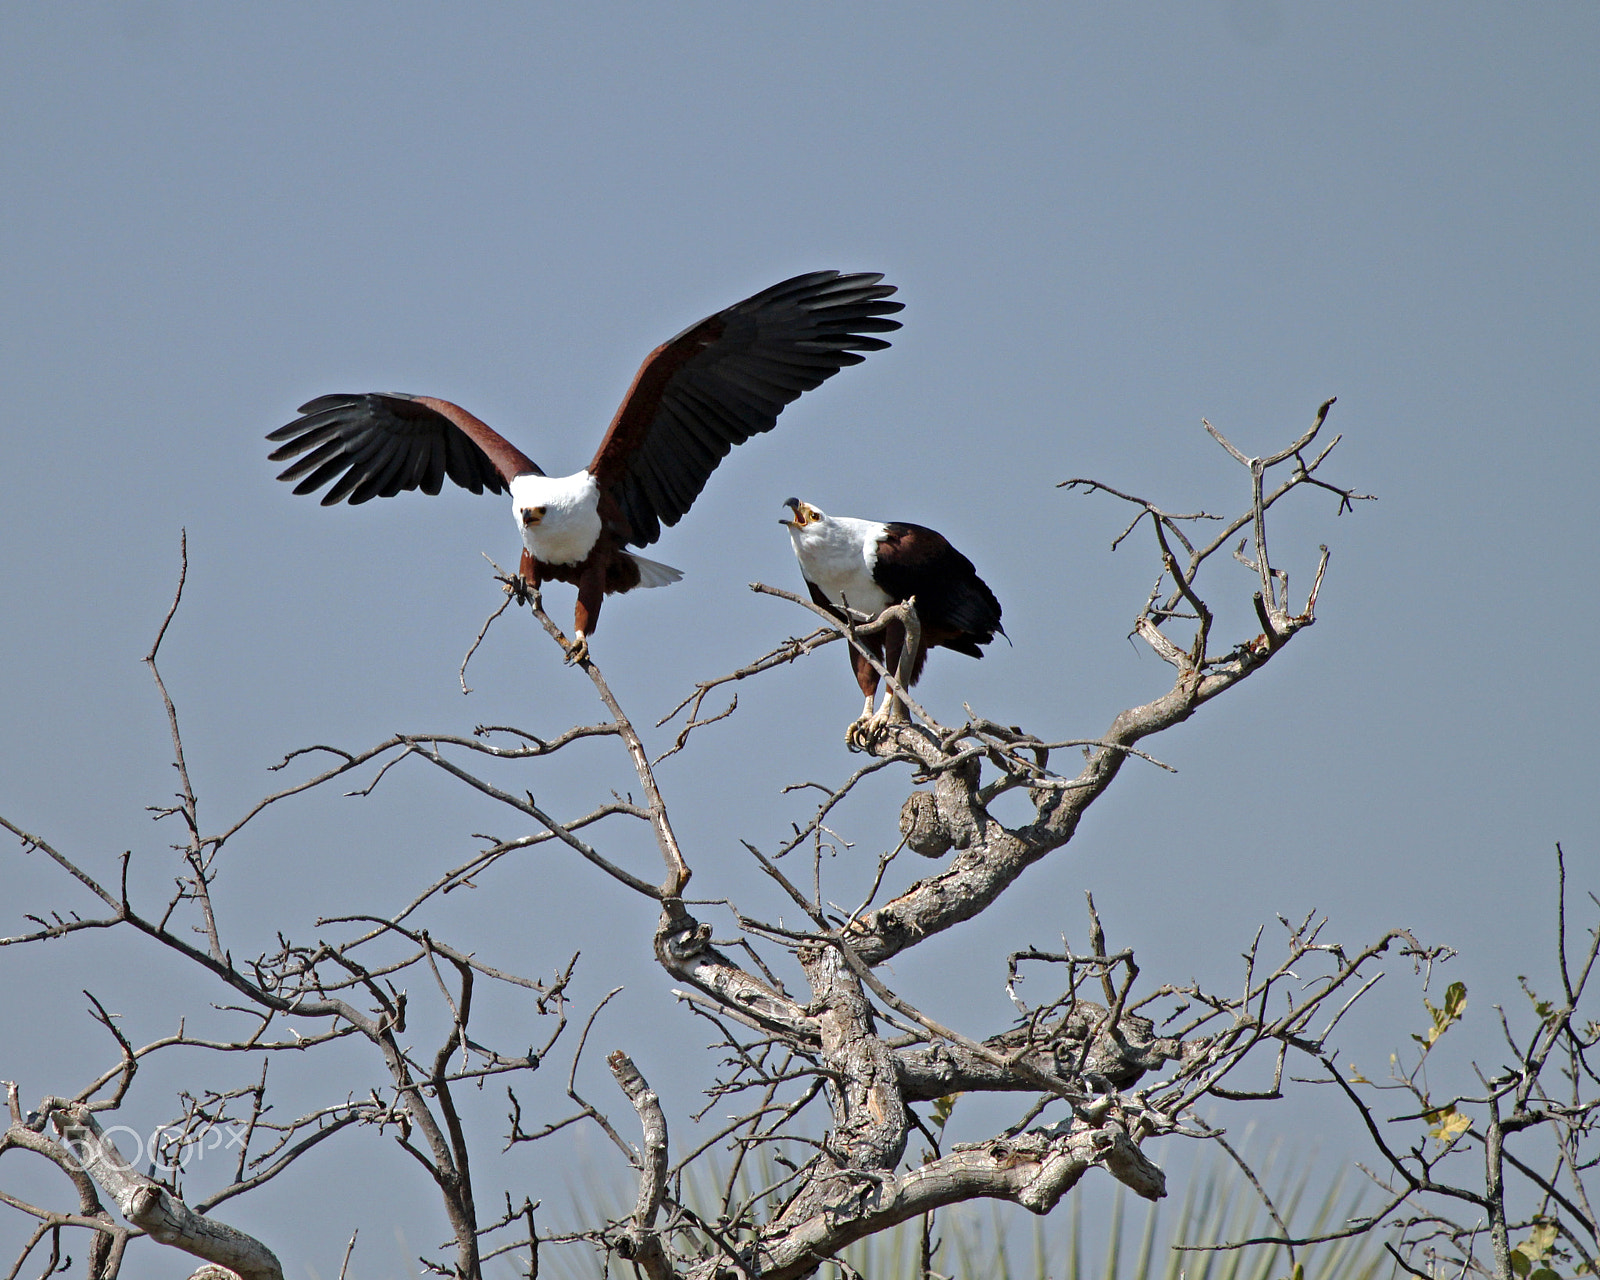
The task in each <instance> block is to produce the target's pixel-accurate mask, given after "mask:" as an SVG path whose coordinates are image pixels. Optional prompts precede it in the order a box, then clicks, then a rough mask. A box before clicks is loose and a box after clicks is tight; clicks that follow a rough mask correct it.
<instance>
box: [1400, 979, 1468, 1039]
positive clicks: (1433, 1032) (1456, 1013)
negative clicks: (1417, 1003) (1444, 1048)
mask: <svg viewBox="0 0 1600 1280" xmlns="http://www.w3.org/2000/svg"><path fill="white" fill-rule="evenodd" d="M1422 1004H1423V1007H1424V1008H1426V1009H1427V1011H1428V1012H1429V1013H1430V1014H1431V1015H1432V1016H1433V1025H1432V1026H1431V1027H1429V1028H1428V1034H1427V1038H1426V1039H1424V1038H1423V1037H1422V1036H1412V1037H1411V1038H1412V1039H1413V1040H1415V1041H1416V1042H1417V1043H1418V1044H1420V1045H1422V1046H1423V1047H1424V1048H1431V1047H1432V1046H1433V1044H1434V1043H1435V1042H1436V1041H1437V1040H1438V1039H1439V1037H1440V1036H1442V1035H1443V1034H1444V1033H1445V1032H1446V1031H1448V1030H1450V1028H1451V1027H1452V1026H1454V1025H1455V1024H1456V1023H1457V1022H1460V1021H1461V1015H1462V1014H1464V1013H1465V1012H1466V1011H1467V984H1466V983H1464V982H1452V983H1451V984H1450V985H1449V987H1447V988H1446V989H1445V993H1444V1004H1443V1005H1442V1006H1439V1007H1435V1006H1434V1005H1431V1004H1429V1003H1428V1002H1427V1001H1426V1000H1424V1001H1423V1002H1422Z"/></svg>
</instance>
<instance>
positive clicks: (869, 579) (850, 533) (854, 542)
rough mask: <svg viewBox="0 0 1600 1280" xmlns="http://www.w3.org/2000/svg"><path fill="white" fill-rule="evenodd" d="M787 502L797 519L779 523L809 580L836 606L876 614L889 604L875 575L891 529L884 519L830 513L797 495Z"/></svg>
mask: <svg viewBox="0 0 1600 1280" xmlns="http://www.w3.org/2000/svg"><path fill="white" fill-rule="evenodd" d="M783 505H784V506H786V507H788V508H789V510H790V511H791V512H792V513H793V516H794V518H793V519H792V520H785V519H782V518H780V519H779V521H778V523H779V524H781V525H783V526H784V527H785V528H786V529H788V530H789V541H790V542H792V543H793V544H794V554H795V559H797V560H799V561H800V572H801V573H802V574H804V575H805V578H806V581H808V582H813V583H815V584H816V585H817V586H818V587H820V588H821V589H822V591H823V592H824V594H826V595H827V597H828V598H829V599H830V600H832V601H833V602H834V603H835V604H844V603H848V604H849V605H850V607H851V608H852V609H859V610H861V611H863V612H865V613H877V612H878V611H879V610H880V609H882V608H883V607H884V606H885V605H887V604H888V603H889V602H890V601H889V596H888V595H887V594H886V593H885V592H884V590H883V589H882V588H881V587H880V586H879V585H878V584H877V582H876V581H875V580H874V578H873V570H874V569H875V568H876V567H877V563H878V543H879V541H880V540H881V539H882V538H883V536H884V534H885V532H887V530H886V527H885V526H884V525H883V524H882V523H881V522H879V521H877V520H856V519H853V518H852V517H850V516H830V515H829V514H828V513H827V512H826V511H820V510H818V509H817V508H816V507H814V506H812V505H811V504H810V503H809V502H801V501H800V499H799V498H790V499H788V500H787V501H785V502H784V504H783Z"/></svg>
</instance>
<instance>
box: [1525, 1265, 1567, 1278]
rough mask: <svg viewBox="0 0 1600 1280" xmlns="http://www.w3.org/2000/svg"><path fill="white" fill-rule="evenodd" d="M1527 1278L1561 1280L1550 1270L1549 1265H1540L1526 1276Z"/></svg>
mask: <svg viewBox="0 0 1600 1280" xmlns="http://www.w3.org/2000/svg"><path fill="white" fill-rule="evenodd" d="M1528 1280H1561V1277H1560V1276H1558V1275H1557V1274H1556V1273H1555V1272H1554V1271H1552V1270H1550V1268H1549V1267H1540V1268H1539V1269H1538V1270H1537V1271H1535V1272H1534V1273H1533V1274H1532V1275H1530V1276H1529V1277H1528Z"/></svg>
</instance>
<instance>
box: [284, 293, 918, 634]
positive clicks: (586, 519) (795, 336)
mask: <svg viewBox="0 0 1600 1280" xmlns="http://www.w3.org/2000/svg"><path fill="white" fill-rule="evenodd" d="M882 279H883V277H882V275H879V274H875V273H868V272H857V273H854V274H850V275H841V274H840V273H839V272H837V271H813V272H809V273H808V274H806V275H801V276H795V277H794V278H793V279H792V280H785V281H783V282H782V283H781V284H775V285H773V286H772V287H771V288H770V289H763V290H762V291H761V292H760V293H758V294H756V295H755V296H754V297H750V298H746V299H745V300H744V301H743V302H737V303H735V304H734V305H733V306H731V307H728V308H727V309H726V310H723V311H719V312H717V314H716V315H714V316H708V317H707V318H706V319H704V320H702V321H700V322H699V323H698V324H695V325H691V326H690V327H689V328H687V329H685V330H684V331H683V332H682V333H680V334H679V335H678V336H677V337H676V338H673V339H672V340H671V341H669V342H666V343H663V344H662V345H661V346H659V347H657V348H656V349H655V350H654V351H652V352H651V353H650V354H649V355H648V356H646V357H645V361H644V363H643V364H642V365H640V366H639V372H638V373H637V374H636V375H635V376H634V379H633V385H632V386H631V387H629V388H628V394H627V395H626V396H624V397H623V400H622V407H621V408H619V409H618V410H617V414H616V417H614V418H613V419H612V420H611V427H610V430H608V431H607V432H606V435H605V439H603V440H602V441H601V442H600V449H599V452H597V453H596V454H595V455H594V460H593V461H592V462H590V463H589V465H588V466H587V467H586V468H584V469H583V470H582V471H579V472H577V473H576V474H574V475H570V476H562V477H559V478H558V477H553V476H547V475H545V473H544V472H543V471H541V470H540V469H539V467H538V466H536V465H535V464H534V462H533V461H532V460H531V459H530V458H529V457H528V456H527V455H526V454H525V453H523V452H522V451H521V450H520V449H518V448H517V447H516V446H515V445H514V444H512V443H511V442H510V441H508V440H506V439H505V438H504V437H503V436H501V435H500V434H499V433H498V432H496V431H494V430H493V429H492V428H490V427H489V426H487V425H486V424H485V423H483V422H481V421H479V420H478V419H477V418H475V417H473V415H472V414H470V413H468V412H467V411H466V410H465V409H463V408H461V406H460V405H456V404H452V403H450V401H448V400H438V399H435V398H434V397H432V396H411V395H403V394H394V393H391V394H387V395H385V394H378V393H374V394H368V395H327V396H320V397H318V398H317V399H315V400H312V401H311V402H309V403H308V404H303V405H301V406H300V410H299V412H300V413H301V414H302V415H303V416H302V417H299V418H296V419H295V420H294V421H293V422H291V423H289V424H288V425H287V426H283V427H279V428H278V429H277V430H276V431H273V432H271V433H270V434H269V435H268V436H267V439H268V440H273V441H280V440H281V441H284V442H285V443H284V444H282V445H281V446H280V447H279V448H277V449H275V450H274V451H273V452H272V453H271V454H270V455H269V457H270V458H271V460H272V461H274V462H283V461H286V460H288V459H295V461H294V462H293V463H292V465H290V466H289V467H287V468H285V469H284V470H283V471H282V472H281V473H280V474H279V476H278V479H280V480H297V481H299V483H298V484H296V485H295V488H294V491H295V492H296V493H311V492H313V491H314V490H317V489H320V488H321V487H322V486H323V485H329V488H328V491H327V493H325V494H324V495H323V496H322V505H323V506H329V505H331V504H333V503H337V502H340V501H344V500H348V501H349V502H350V503H352V504H355V503H361V502H366V501H367V500H368V499H369V498H388V497H393V496H394V495H395V494H397V493H399V492H400V491H401V490H402V489H421V490H422V491H423V492H424V493H429V494H436V493H438V492H439V490H440V487H441V486H442V484H443V482H444V478H445V477H446V476H449V477H450V479H451V480H453V481H455V483H456V484H458V485H460V486H461V487H462V488H464V489H470V490H471V491H472V492H473V493H482V492H483V491H484V490H485V489H488V490H489V491H490V492H491V493H504V492H507V491H509V492H510V494H511V511H512V515H513V516H514V518H515V519H516V522H517V527H518V528H519V529H520V530H521V532H522V544H523V551H522V560H521V565H520V568H519V571H518V581H517V583H516V584H514V585H515V587H516V589H517V590H518V593H519V594H526V593H530V592H534V591H537V590H538V589H539V587H540V586H541V584H542V583H543V582H545V581H546V580H547V579H554V580H555V581H557V582H570V583H573V584H574V585H576V586H577V588H578V603H577V607H576V610H575V612H574V617H573V631H574V633H575V634H574V638H573V641H572V643H571V644H570V645H568V646H567V661H569V662H580V661H583V660H584V659H586V658H587V657H588V653H589V645H588V637H589V636H591V635H593V634H594V630H595V624H596V622H597V621H598V620H599V617H600V604H601V601H602V600H603V599H604V598H605V597H606V596H608V595H610V594H612V593H613V592H618V591H631V590H633V588H635V587H659V586H664V585H666V584H667V583H669V582H676V581H677V580H678V579H679V578H681V577H682V576H683V575H682V574H681V573H680V572H679V571H678V570H676V569H673V568H671V567H670V566H668V565H664V564H657V563H656V562H655V561H653V560H646V559H645V558H644V557H643V556H638V555H635V554H634V553H633V552H631V551H628V550H627V549H626V548H627V547H628V546H629V545H632V546H636V547H646V546H649V545H650V544H651V543H652V542H654V541H655V540H656V539H657V538H659V537H660V536H661V526H662V525H674V524H677V522H678V521H679V519H681V518H682V516H683V514H684V513H685V512H686V511H688V510H689V507H690V505H691V504H692V503H693V502H694V500H695V498H696V497H698V496H699V493H700V490H701V489H702V488H704V487H705V483H706V480H707V478H708V477H709V476H710V475H711V473H712V472H713V471H714V470H716V467H717V464H718V463H719V462H721V461H722V459H723V458H724V457H725V456H726V455H727V453H728V450H729V449H730V448H732V447H733V446H734V445H736V444H742V443H743V442H744V441H746V440H748V439H749V438H750V437H751V436H753V435H757V434H759V433H760V432H763V431H770V430H771V429H772V428H773V426H774V425H776V423H777V420H778V415H779V414H780V413H781V412H782V411H783V408H784V406H785V405H787V404H789V403H790V402H791V401H793V400H795V399H797V398H798V397H799V396H800V394H801V393H802V392H805V391H810V390H811V389H812V388H813V387H816V386H820V385H821V384H822V382H823V381H824V380H825V379H827V378H831V377H832V376H833V375H834V374H836V373H838V372H839V370H840V369H842V368H843V367H844V366H845V365H851V364H860V363H861V361H862V360H863V359H865V357H864V356H863V355H861V354H860V353H861V352H865V351H881V350H882V349H883V348H885V347H887V346H888V345H889V343H888V342H887V341H886V340H885V339H883V338H877V337H873V336H871V335H873V334H880V333H889V332H892V331H893V330H895V329H898V328H899V327H900V322H899V321H898V320H891V319H889V318H888V317H889V316H891V315H892V314H894V313H895V312H897V311H899V310H901V309H902V306H903V304H902V303H899V302H892V301H889V300H888V298H889V295H890V294H892V293H893V292H894V291H895V290H894V286H893V285H886V284H881V283H880V281H881V280H882ZM302 455H303V456H302Z"/></svg>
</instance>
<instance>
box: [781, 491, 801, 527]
mask: <svg viewBox="0 0 1600 1280" xmlns="http://www.w3.org/2000/svg"><path fill="white" fill-rule="evenodd" d="M783 505H784V506H786V507H788V508H789V510H790V511H792V512H793V513H794V514H795V515H796V516H798V515H799V514H800V499H799V498H785V499H784V500H783ZM778 523H779V524H781V525H783V526H784V528H786V529H798V528H799V527H800V524H799V521H798V520H785V519H784V518H783V517H782V516H779V517H778Z"/></svg>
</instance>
